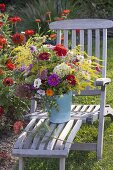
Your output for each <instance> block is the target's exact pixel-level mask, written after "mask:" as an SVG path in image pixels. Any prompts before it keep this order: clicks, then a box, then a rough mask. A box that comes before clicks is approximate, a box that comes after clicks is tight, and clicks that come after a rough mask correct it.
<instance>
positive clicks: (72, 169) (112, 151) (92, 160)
mask: <svg viewBox="0 0 113 170" xmlns="http://www.w3.org/2000/svg"><path fill="white" fill-rule="evenodd" d="M108 47H109V48H108V67H107V68H108V69H107V77H109V78H111V79H112V82H111V83H110V85H108V86H107V100H106V103H107V104H110V105H111V106H112V107H113V39H110V40H109V41H108ZM96 100H97V97H95V98H94V97H82V99H77V101H82V103H86V104H89V101H90V103H92V104H95V102H96ZM97 125H98V122H97V121H96V122H95V123H94V124H93V125H89V124H84V125H82V128H81V129H80V130H79V133H78V134H77V137H76V141H79V142H92V141H93V142H95V141H96V139H97ZM58 167H59V160H58V159H44V158H26V159H25V170H58ZM66 170H113V122H112V121H111V119H110V118H109V117H106V118H105V131H104V148H103V159H102V160H99V161H97V159H96V153H95V152H81V151H71V152H70V154H69V156H68V158H67V159H66Z"/></svg>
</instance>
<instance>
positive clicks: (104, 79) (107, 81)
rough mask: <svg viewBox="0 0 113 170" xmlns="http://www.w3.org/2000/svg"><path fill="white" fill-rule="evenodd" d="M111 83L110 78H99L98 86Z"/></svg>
mask: <svg viewBox="0 0 113 170" xmlns="http://www.w3.org/2000/svg"><path fill="white" fill-rule="evenodd" d="M110 82H111V79H110V78H98V79H97V80H96V86H105V85H106V84H109V83H110Z"/></svg>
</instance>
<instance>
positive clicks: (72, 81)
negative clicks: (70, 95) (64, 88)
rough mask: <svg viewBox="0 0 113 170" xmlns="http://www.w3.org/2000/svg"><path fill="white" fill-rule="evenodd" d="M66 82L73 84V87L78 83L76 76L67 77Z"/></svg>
mask: <svg viewBox="0 0 113 170" xmlns="http://www.w3.org/2000/svg"><path fill="white" fill-rule="evenodd" d="M66 80H67V81H68V83H69V84H71V85H73V86H74V85H76V83H77V81H76V79H75V76H74V75H71V74H69V75H67V76H66Z"/></svg>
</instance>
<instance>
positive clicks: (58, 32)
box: [57, 30, 61, 44]
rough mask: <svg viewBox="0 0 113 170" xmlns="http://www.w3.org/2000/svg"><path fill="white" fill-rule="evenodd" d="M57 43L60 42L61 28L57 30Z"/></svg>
mask: <svg viewBox="0 0 113 170" xmlns="http://www.w3.org/2000/svg"><path fill="white" fill-rule="evenodd" d="M57 44H61V30H57Z"/></svg>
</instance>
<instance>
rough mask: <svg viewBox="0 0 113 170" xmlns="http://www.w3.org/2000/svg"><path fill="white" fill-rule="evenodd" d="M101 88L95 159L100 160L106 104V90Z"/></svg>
mask: <svg viewBox="0 0 113 170" xmlns="http://www.w3.org/2000/svg"><path fill="white" fill-rule="evenodd" d="M101 88H102V93H101V103H100V114H99V126H98V140H97V159H101V158H102V153H103V133H104V114H105V103H106V88H105V86H103V87H101Z"/></svg>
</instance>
